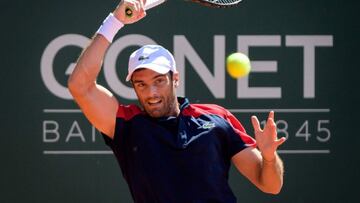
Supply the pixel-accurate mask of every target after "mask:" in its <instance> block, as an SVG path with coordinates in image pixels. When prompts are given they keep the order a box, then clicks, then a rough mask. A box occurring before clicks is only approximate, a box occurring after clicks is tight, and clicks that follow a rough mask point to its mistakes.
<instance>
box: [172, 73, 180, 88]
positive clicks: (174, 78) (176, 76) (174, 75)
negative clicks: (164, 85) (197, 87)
mask: <svg viewBox="0 0 360 203" xmlns="http://www.w3.org/2000/svg"><path fill="white" fill-rule="evenodd" d="M179 79H180V77H179V73H173V81H174V85H175V87H178V86H179Z"/></svg>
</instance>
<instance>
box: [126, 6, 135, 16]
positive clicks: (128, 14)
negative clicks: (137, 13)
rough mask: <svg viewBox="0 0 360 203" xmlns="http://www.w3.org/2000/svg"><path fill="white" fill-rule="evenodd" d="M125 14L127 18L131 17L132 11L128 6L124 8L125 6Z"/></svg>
mask: <svg viewBox="0 0 360 203" xmlns="http://www.w3.org/2000/svg"><path fill="white" fill-rule="evenodd" d="M125 15H126V16H127V17H129V18H131V17H132V15H133V11H132V10H131V8H130V7H126V8H125Z"/></svg>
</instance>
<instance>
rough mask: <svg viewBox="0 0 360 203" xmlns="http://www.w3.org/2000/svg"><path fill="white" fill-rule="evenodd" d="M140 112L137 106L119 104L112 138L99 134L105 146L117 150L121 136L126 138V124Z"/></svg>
mask: <svg viewBox="0 0 360 203" xmlns="http://www.w3.org/2000/svg"><path fill="white" fill-rule="evenodd" d="M141 112H142V111H141V109H140V108H139V107H138V106H137V105H134V104H131V105H123V104H119V106H118V110H117V114H116V118H115V119H116V121H115V131H114V137H113V138H110V137H109V136H107V135H106V134H104V133H101V134H102V135H103V138H104V141H105V143H106V145H108V146H109V147H111V148H112V149H113V150H116V148H118V147H119V145H121V138H122V136H126V129H127V127H126V126H127V123H128V122H129V121H130V120H131V119H132V118H133V117H134V116H136V115H138V114H140V113H141Z"/></svg>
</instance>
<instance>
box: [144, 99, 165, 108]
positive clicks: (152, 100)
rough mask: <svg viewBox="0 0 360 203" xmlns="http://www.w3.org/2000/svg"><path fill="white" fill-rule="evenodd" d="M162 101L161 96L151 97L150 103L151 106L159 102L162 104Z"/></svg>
mask: <svg viewBox="0 0 360 203" xmlns="http://www.w3.org/2000/svg"><path fill="white" fill-rule="evenodd" d="M161 102H162V100H161V99H159V98H157V99H150V100H148V102H147V103H148V105H150V106H155V105H158V104H160V103H161Z"/></svg>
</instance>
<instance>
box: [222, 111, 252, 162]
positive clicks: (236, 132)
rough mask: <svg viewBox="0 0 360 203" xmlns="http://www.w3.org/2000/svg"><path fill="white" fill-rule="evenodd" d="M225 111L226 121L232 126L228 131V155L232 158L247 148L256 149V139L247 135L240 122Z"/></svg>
mask: <svg viewBox="0 0 360 203" xmlns="http://www.w3.org/2000/svg"><path fill="white" fill-rule="evenodd" d="M225 111H226V120H227V122H228V123H229V124H230V127H229V129H228V136H229V137H228V139H229V140H228V142H229V143H228V146H229V147H228V153H229V155H230V157H232V156H234V155H235V154H237V153H238V152H240V151H241V150H243V149H245V148H247V147H256V141H255V139H254V138H252V137H251V136H250V135H248V134H247V133H246V130H245V128H244V127H243V125H242V124H241V123H240V121H239V120H238V119H237V118H236V117H235V116H234V115H233V114H231V113H230V112H229V111H227V110H225Z"/></svg>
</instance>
